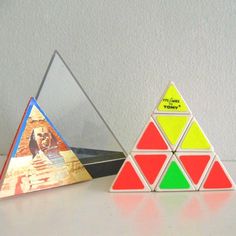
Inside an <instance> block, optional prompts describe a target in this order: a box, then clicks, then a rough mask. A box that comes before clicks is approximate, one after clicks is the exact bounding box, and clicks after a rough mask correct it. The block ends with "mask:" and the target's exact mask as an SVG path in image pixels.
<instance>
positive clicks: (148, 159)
mask: <svg viewBox="0 0 236 236" xmlns="http://www.w3.org/2000/svg"><path fill="white" fill-rule="evenodd" d="M134 158H135V160H136V162H137V164H138V166H139V167H140V169H141V171H142V172H143V175H144V176H145V177H146V179H147V181H148V182H149V184H154V181H155V180H156V178H157V176H158V174H159V173H160V170H161V168H162V167H163V165H164V163H165V161H166V159H167V155H165V154H155V155H151V154H140V155H135V156H134Z"/></svg>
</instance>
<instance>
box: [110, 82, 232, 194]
mask: <svg viewBox="0 0 236 236" xmlns="http://www.w3.org/2000/svg"><path fill="white" fill-rule="evenodd" d="M234 188H235V185H234V182H233V180H232V178H231V177H230V176H229V174H228V172H227V171H226V169H225V167H224V166H223V165H222V163H221V161H220V159H219V157H218V156H217V155H216V154H215V153H214V149H213V147H212V145H211V143H210V142H209V140H208V139H207V137H206V135H205V134H204V132H203V131H202V129H201V127H200V125H199V124H198V122H197V120H196V119H195V118H194V117H193V116H192V113H191V111H190V109H189V107H188V105H187V104H186V102H185V101H184V99H183V97H182V96H181V94H180V92H179V91H178V89H177V88H176V86H175V84H174V83H173V82H171V83H170V84H169V86H168V88H167V90H166V91H165V93H164V95H163V97H162V98H161V100H160V102H159V103H158V104H157V106H156V108H155V109H154V111H153V112H152V114H151V117H150V118H149V121H148V122H147V125H146V126H145V128H144V130H143V132H142V133H141V135H140V136H139V138H138V140H137V142H136V144H135V146H134V148H133V150H132V152H131V153H130V155H129V156H128V157H127V159H126V161H125V162H124V164H123V166H122V167H121V169H120V171H119V173H118V174H117V176H116V178H115V180H114V182H113V184H112V186H111V189H110V191H111V192H127V191H129V192H136V191H143V192H150V191H199V190H231V189H234Z"/></svg>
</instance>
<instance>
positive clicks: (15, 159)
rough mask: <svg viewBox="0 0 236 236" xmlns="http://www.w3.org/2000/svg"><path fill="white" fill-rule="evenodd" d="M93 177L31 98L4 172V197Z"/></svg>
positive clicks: (0, 183)
mask: <svg viewBox="0 0 236 236" xmlns="http://www.w3.org/2000/svg"><path fill="white" fill-rule="evenodd" d="M90 179H92V177H91V176H90V174H89V173H88V172H87V170H86V169H85V167H84V166H83V165H82V164H81V162H80V160H79V159H78V157H77V156H76V155H75V154H74V153H73V152H72V150H71V149H70V148H69V146H68V145H67V144H66V142H65V141H64V140H63V138H62V136H61V135H60V133H59V132H58V131H57V129H56V128H55V127H54V125H53V124H52V122H51V121H50V120H49V119H48V117H47V116H46V114H45V113H44V112H43V110H42V109H41V108H40V107H39V105H38V104H37V102H36V100H35V99H34V98H31V99H30V101H29V103H28V105H27V107H26V110H25V112H24V115H23V118H22V120H21V123H20V125H19V127H18V130H17V132H16V135H15V138H14V140H13V143H12V145H11V148H10V151H9V153H8V155H7V159H6V162H5V163H4V165H3V168H2V170H1V172H0V197H8V196H14V195H18V194H22V193H28V192H33V191H38V190H43V189H49V188H54V187H59V186H63V185H68V184H73V183H77V182H81V181H86V180H90Z"/></svg>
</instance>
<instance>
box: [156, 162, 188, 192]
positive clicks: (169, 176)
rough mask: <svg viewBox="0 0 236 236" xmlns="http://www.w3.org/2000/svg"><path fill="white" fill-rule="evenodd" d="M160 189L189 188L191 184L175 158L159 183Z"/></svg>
mask: <svg viewBox="0 0 236 236" xmlns="http://www.w3.org/2000/svg"><path fill="white" fill-rule="evenodd" d="M159 188H160V189H161V190H168V189H169V190H171V189H172V190H173V189H190V188H191V186H190V184H189V182H188V180H187V179H186V177H185V176H184V174H183V172H182V170H181V169H180V167H179V165H178V164H177V163H176V161H175V160H172V162H171V163H170V165H169V167H168V169H167V171H166V172H165V174H164V177H163V178H162V180H161V183H160V185H159Z"/></svg>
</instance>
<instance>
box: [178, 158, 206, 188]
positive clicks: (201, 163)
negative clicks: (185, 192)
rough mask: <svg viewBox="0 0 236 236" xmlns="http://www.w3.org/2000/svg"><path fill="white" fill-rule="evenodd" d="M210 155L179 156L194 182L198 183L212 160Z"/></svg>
mask: <svg viewBox="0 0 236 236" xmlns="http://www.w3.org/2000/svg"><path fill="white" fill-rule="evenodd" d="M210 158H211V156H210V155H181V156H180V157H179V159H180V161H181V163H182V164H183V166H184V168H185V170H186V171H187V173H188V174H189V176H190V178H191V179H192V181H193V183H194V184H196V185H197V184H198V183H199V180H200V179H201V176H202V174H203V172H204V171H205V168H206V166H207V164H208V162H209V160H210Z"/></svg>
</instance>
